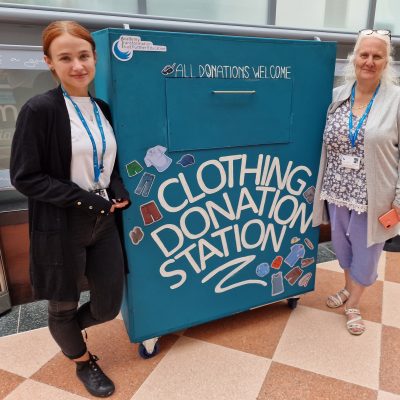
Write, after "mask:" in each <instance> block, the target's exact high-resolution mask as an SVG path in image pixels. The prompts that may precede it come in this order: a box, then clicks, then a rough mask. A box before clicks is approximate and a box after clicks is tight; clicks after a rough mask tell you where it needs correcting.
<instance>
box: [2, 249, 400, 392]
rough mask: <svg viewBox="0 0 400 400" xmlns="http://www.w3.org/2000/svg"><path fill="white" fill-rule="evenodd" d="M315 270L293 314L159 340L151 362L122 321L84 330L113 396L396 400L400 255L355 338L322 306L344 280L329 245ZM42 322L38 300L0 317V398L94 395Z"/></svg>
mask: <svg viewBox="0 0 400 400" xmlns="http://www.w3.org/2000/svg"><path fill="white" fill-rule="evenodd" d="M319 263H320V264H318V272H317V281H316V288H315V291H314V292H312V293H308V294H306V295H304V296H303V297H302V298H301V299H300V301H299V305H298V307H297V308H296V309H295V310H293V311H292V310H290V309H289V308H288V307H287V304H286V302H284V301H283V302H279V303H275V304H271V305H268V306H266V307H262V308H257V309H255V310H252V311H248V312H246V313H242V314H237V315H234V316H231V317H228V318H225V319H223V320H219V321H214V322H210V323H207V324H204V325H201V326H197V327H193V328H190V329H187V330H186V331H184V332H179V333H177V334H175V335H167V336H164V337H162V338H161V339H160V344H161V346H160V348H161V351H160V353H159V354H158V355H157V356H156V357H154V358H151V359H149V360H143V359H141V358H140V357H139V355H138V351H137V347H138V346H137V345H135V344H131V343H130V342H129V340H128V337H127V334H126V331H125V328H124V325H123V321H122V320H120V319H116V320H114V321H112V322H109V323H107V324H103V325H101V326H97V327H93V328H90V329H89V330H88V333H89V344H90V348H91V349H92V351H93V353H95V354H97V355H99V356H100V358H101V360H100V365H101V366H103V369H104V370H105V371H106V372H107V373H108V374H109V376H110V377H111V378H112V379H113V380H114V381H115V383H116V385H117V390H116V393H115V394H114V395H113V397H112V398H113V399H126V400H130V399H132V400H204V399H207V400H213V399H215V400H225V399H227V400H236V399H237V400H250V399H254V400H255V399H258V400H267V399H268V400H288V399H290V400H296V399H302V400H307V399H310V400H311V399H313V400H314V399H315V400H317V399H318V400H323V399H332V400H336V399H340V400H347V399H349V400H350V399H352V400H353V399H357V400H358V399H368V400H369V399H371V400H372V399H376V400H395V399H397V400H400V373H399V365H400V306H399V302H398V295H399V294H400V253H398V254H396V253H384V254H383V257H382V259H381V263H380V267H379V278H378V282H377V283H376V284H375V285H373V286H372V287H371V288H369V289H367V292H366V294H365V296H364V298H363V302H362V307H361V308H362V311H363V316H364V317H365V320H366V325H367V331H366V332H365V334H364V335H362V336H361V337H354V336H351V335H349V334H348V332H347V331H346V329H345V317H344V316H343V310H342V309H336V310H332V309H329V308H327V307H326V306H325V298H326V296H327V295H328V294H330V293H332V292H333V291H335V290H337V289H338V288H339V287H341V285H342V279H343V273H342V272H341V270H340V268H339V267H338V265H337V261H336V260H335V256H334V253H333V250H332V248H331V246H330V245H329V244H324V245H322V246H320V249H319ZM85 296H86V297H85V298H87V294H85ZM84 300H85V299H83V301H84ZM45 325H46V311H45V304H44V303H41V302H37V303H32V304H29V305H24V306H20V307H15V308H14V309H13V310H12V311H11V312H10V313H9V314H7V315H5V316H3V317H0V336H3V337H0V399H7V400H17V399H18V400H24V399H29V400H42V399H43V400H49V399H50V400H59V399H62V400H73V399H75V400H78V399H87V398H92V397H91V396H90V395H88V394H87V393H86V392H85V390H84V389H83V388H82V386H81V385H80V383H79V382H78V380H77V378H76V377H75V375H74V366H73V363H72V362H70V361H68V360H67V359H66V358H65V357H64V356H63V355H62V354H61V353H60V352H59V350H58V348H57V346H56V345H55V344H54V342H53V340H52V339H51V337H50V335H49V332H48V330H47V328H46V327H45ZM36 328H39V329H36ZM31 329H33V330H31ZM16 333H17V334H16ZM61 371H62V372H61Z"/></svg>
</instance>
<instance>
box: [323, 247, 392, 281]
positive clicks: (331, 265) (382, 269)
mask: <svg viewBox="0 0 400 400" xmlns="http://www.w3.org/2000/svg"><path fill="white" fill-rule="evenodd" d="M387 254H389V253H387V252H385V251H384V252H382V255H381V257H380V258H379V262H378V281H383V280H385V275H386V268H387V267H386V257H387ZM318 269H325V270H328V271H334V272H340V273H343V268H342V267H341V266H340V265H339V261H338V260H336V259H335V260H332V261H327V262H322V263H320V264H318Z"/></svg>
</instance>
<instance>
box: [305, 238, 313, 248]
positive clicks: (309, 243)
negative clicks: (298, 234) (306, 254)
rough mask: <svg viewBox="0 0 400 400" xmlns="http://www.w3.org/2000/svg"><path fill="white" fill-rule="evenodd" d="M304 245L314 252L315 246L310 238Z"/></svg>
mask: <svg viewBox="0 0 400 400" xmlns="http://www.w3.org/2000/svg"><path fill="white" fill-rule="evenodd" d="M304 243H305V244H306V246H307V247H308V248H309V249H310V250H314V245H313V244H312V241H311V240H310V239H309V238H305V239H304Z"/></svg>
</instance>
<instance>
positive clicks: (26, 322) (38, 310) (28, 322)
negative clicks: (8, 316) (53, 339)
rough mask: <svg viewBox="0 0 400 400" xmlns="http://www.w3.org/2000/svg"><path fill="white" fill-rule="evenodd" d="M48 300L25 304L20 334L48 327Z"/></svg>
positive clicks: (22, 307)
mask: <svg viewBox="0 0 400 400" xmlns="http://www.w3.org/2000/svg"><path fill="white" fill-rule="evenodd" d="M47 303H48V302H47V300H42V301H36V302H34V303H28V304H23V305H22V306H21V316H20V321H19V327H18V332H26V331H31V330H32V329H38V328H43V327H46V326H47V325H48V313H47Z"/></svg>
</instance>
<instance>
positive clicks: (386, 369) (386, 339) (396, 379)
mask: <svg viewBox="0 0 400 400" xmlns="http://www.w3.org/2000/svg"><path fill="white" fill-rule="evenodd" d="M399 365H400V329H398V328H393V327H390V326H385V325H384V326H383V327H382V348H381V373H380V387H379V389H381V390H384V391H386V392H391V393H395V394H399V395H400V373H399Z"/></svg>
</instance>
